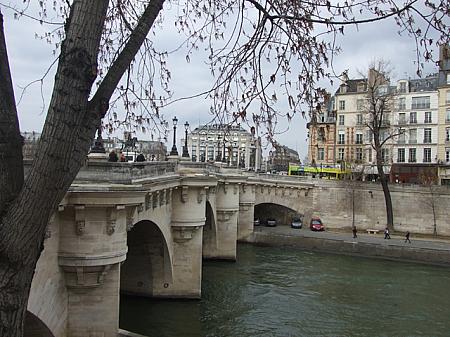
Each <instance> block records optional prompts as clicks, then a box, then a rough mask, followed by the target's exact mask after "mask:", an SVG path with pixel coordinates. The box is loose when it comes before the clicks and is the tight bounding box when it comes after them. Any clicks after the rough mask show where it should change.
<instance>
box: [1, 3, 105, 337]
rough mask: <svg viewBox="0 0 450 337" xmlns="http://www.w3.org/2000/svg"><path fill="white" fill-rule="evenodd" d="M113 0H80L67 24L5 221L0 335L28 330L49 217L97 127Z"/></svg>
mask: <svg viewBox="0 0 450 337" xmlns="http://www.w3.org/2000/svg"><path fill="white" fill-rule="evenodd" d="M107 8H108V0H97V1H91V0H78V1H77V0H75V1H74V2H73V4H72V9H71V15H70V17H69V20H68V23H67V25H66V38H65V40H64V41H63V44H62V46H61V54H60V56H59V63H58V69H57V73H56V76H55V84H54V89H53V94H52V98H51V101H50V104H49V110H48V113H47V118H46V121H45V125H44V129H43V132H42V136H41V140H40V142H39V149H38V151H37V156H36V158H35V160H34V162H33V165H32V168H31V171H30V173H29V175H28V177H27V179H26V180H25V182H24V185H23V188H22V189H21V191H20V193H19V194H18V196H17V197H16V198H15V199H14V200H13V201H12V202H11V203H10V204H9V205H8V207H7V208H6V212H5V213H4V215H3V216H2V218H1V224H0V238H1V241H0V336H1V337H18V336H22V335H23V321H24V317H25V312H26V308H27V300H28V295H29V290H30V286H31V281H32V277H33V273H34V268H35V266H36V262H37V260H38V258H39V255H40V252H41V251H42V249H43V240H44V234H45V228H46V225H47V223H48V220H49V218H50V216H51V214H52V212H53V211H54V209H55V208H56V206H57V205H58V203H59V201H60V200H61V199H62V197H63V196H64V194H65V192H66V191H67V189H68V187H69V186H70V184H71V182H72V181H73V179H74V178H75V175H76V174H77V172H78V170H79V168H80V167H81V165H82V162H83V160H84V158H85V155H86V153H87V151H88V149H89V145H90V143H91V139H93V134H94V132H95V131H94V130H95V127H88V125H89V124H90V123H92V121H93V120H94V118H93V116H89V115H88V114H87V113H86V111H87V109H86V108H87V105H88V99H89V94H90V91H91V87H92V84H93V81H94V80H95V78H96V72H97V57H98V51H99V44H100V37H101V33H102V29H103V24H104V20H105V17H106V10H107Z"/></svg>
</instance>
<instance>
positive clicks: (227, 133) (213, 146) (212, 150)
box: [187, 124, 262, 170]
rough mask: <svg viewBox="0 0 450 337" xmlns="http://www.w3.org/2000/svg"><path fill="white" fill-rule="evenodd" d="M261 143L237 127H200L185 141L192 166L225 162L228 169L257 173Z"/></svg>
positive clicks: (215, 125) (260, 158) (220, 125)
mask: <svg viewBox="0 0 450 337" xmlns="http://www.w3.org/2000/svg"><path fill="white" fill-rule="evenodd" d="M260 143H261V142H260V139H259V138H258V137H256V136H255V135H254V134H252V133H250V132H248V131H246V130H245V129H243V128H242V127H241V126H240V125H236V126H229V125H222V124H213V125H200V126H198V127H197V128H195V129H194V130H193V131H191V132H190V133H189V134H188V137H187V145H188V150H189V155H190V157H191V159H192V161H194V162H207V161H209V162H213V161H215V162H224V163H227V165H228V166H232V167H241V168H249V169H255V170H260V169H261V163H262V152H261V145H260Z"/></svg>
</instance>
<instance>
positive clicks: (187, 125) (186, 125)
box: [182, 122, 189, 158]
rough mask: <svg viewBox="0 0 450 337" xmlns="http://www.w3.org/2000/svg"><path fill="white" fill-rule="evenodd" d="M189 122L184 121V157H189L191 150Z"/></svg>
mask: <svg viewBox="0 0 450 337" xmlns="http://www.w3.org/2000/svg"><path fill="white" fill-rule="evenodd" d="M188 129H189V123H188V122H186V123H184V146H183V155H182V157H184V158H189V151H188V145H187V136H188Z"/></svg>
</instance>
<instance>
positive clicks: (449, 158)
mask: <svg viewBox="0 0 450 337" xmlns="http://www.w3.org/2000/svg"><path fill="white" fill-rule="evenodd" d="M406 150H408V152H406ZM381 155H382V158H383V161H384V162H389V149H382V151H381ZM406 155H408V158H406ZM344 157H345V149H344V148H338V159H339V160H344V159H345V158H344ZM367 157H368V161H369V162H372V149H367ZM317 159H318V160H325V149H324V148H319V149H318V151H317ZM355 159H356V160H357V161H362V160H363V149H362V148H356V149H355ZM406 159H408V163H416V162H417V149H416V148H411V149H404V148H400V149H397V163H405V162H406ZM445 161H446V162H447V163H449V162H450V148H446V149H445ZM422 162H423V163H431V148H424V149H423V158H422Z"/></svg>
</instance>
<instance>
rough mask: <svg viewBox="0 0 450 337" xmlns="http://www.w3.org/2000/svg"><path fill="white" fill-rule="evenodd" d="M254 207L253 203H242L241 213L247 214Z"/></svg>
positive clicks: (240, 205)
mask: <svg viewBox="0 0 450 337" xmlns="http://www.w3.org/2000/svg"><path fill="white" fill-rule="evenodd" d="M254 205H255V203H254V202H253V201H241V202H239V212H247V211H248V210H249V209H250V208H251V207H253V206H254Z"/></svg>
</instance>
